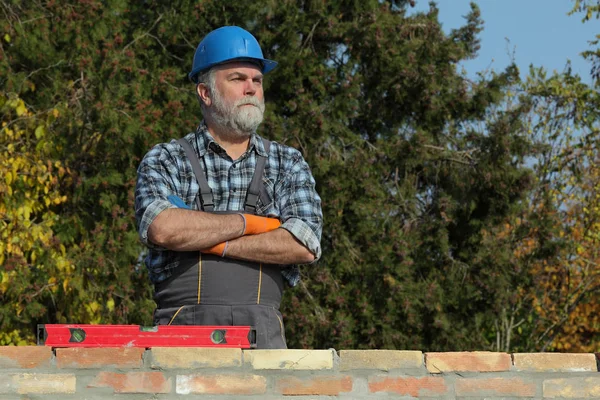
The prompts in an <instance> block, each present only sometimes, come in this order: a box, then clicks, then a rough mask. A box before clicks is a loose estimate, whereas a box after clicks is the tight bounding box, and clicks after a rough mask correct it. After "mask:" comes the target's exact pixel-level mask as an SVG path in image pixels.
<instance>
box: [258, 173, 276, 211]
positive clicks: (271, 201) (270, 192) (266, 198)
mask: <svg viewBox="0 0 600 400" xmlns="http://www.w3.org/2000/svg"><path fill="white" fill-rule="evenodd" d="M256 213H257V214H258V215H275V216H279V215H280V212H279V210H278V209H277V207H276V204H275V182H274V181H273V180H272V179H268V178H266V177H263V178H262V185H261V186H260V188H259V191H258V201H257V202H256Z"/></svg>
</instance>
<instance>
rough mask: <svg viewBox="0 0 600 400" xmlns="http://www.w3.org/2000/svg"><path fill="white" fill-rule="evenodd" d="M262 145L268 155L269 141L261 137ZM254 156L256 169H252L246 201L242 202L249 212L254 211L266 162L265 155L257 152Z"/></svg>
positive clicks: (253, 212) (252, 212)
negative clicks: (252, 174)
mask: <svg viewBox="0 0 600 400" xmlns="http://www.w3.org/2000/svg"><path fill="white" fill-rule="evenodd" d="M263 146H264V148H265V152H266V153H267V157H268V156H269V150H270V149H271V142H270V141H268V140H267V139H263ZM256 156H257V157H258V159H257V161H256V169H255V170H254V176H252V182H250V187H248V192H247V193H246V202H245V204H244V210H245V211H246V212H248V213H251V214H255V213H256V203H257V202H258V196H259V193H260V188H261V186H262V176H263V171H264V170H265V164H266V162H267V157H265V156H261V155H259V154H258V153H257V154H256Z"/></svg>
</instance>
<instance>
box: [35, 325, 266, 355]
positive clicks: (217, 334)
mask: <svg viewBox="0 0 600 400" xmlns="http://www.w3.org/2000/svg"><path fill="white" fill-rule="evenodd" d="M37 339H38V345H42V346H43V345H45V346H51V347H236V348H242V349H249V348H255V347H256V329H253V328H252V327H250V326H187V325H186V326H183V325H162V326H149V327H147V326H140V325H65V324H46V325H38V337H37Z"/></svg>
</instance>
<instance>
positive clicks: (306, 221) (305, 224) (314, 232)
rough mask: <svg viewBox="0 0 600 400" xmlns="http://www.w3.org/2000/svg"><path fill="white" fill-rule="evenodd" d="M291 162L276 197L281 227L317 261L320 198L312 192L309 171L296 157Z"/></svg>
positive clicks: (319, 238)
mask: <svg viewBox="0 0 600 400" xmlns="http://www.w3.org/2000/svg"><path fill="white" fill-rule="evenodd" d="M293 159H294V162H293V163H292V165H291V167H290V168H286V170H287V172H286V174H285V176H284V179H283V180H282V185H281V188H280V190H278V191H277V192H278V195H279V196H278V197H279V203H280V210H281V220H282V222H283V223H282V225H281V227H282V228H284V229H286V230H288V231H289V232H290V233H291V234H292V235H294V237H295V238H296V239H298V241H300V243H302V244H303V245H304V246H305V247H306V248H307V249H308V250H310V252H311V253H313V254H314V256H315V261H317V260H318V259H319V258H320V257H321V232H322V230H323V212H322V210H321V198H320V197H319V195H318V193H317V191H316V189H315V179H314V178H313V176H312V174H311V172H310V167H309V166H308V164H307V163H306V161H305V160H304V158H303V157H302V155H300V153H299V152H297V153H296V155H295V157H294V158H293Z"/></svg>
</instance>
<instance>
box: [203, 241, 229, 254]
mask: <svg viewBox="0 0 600 400" xmlns="http://www.w3.org/2000/svg"><path fill="white" fill-rule="evenodd" d="M227 243H228V242H222V243H219V244H215V245H214V246H213V247H209V248H207V249H202V250H200V252H201V253H205V254H214V255H215V256H219V257H225V251H226V250H227Z"/></svg>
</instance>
